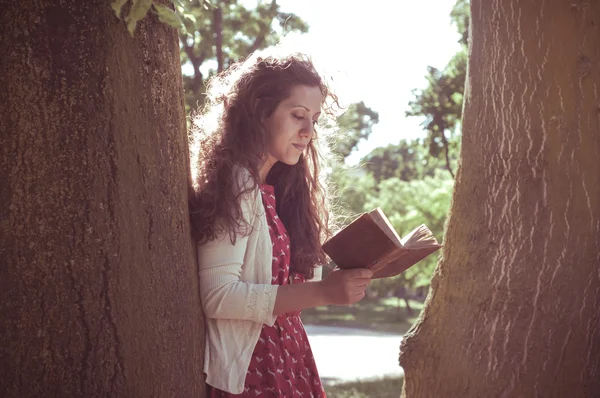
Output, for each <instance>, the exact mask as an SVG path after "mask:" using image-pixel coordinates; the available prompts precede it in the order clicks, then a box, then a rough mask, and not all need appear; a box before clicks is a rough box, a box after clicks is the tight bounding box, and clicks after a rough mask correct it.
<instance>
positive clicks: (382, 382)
mask: <svg viewBox="0 0 600 398" xmlns="http://www.w3.org/2000/svg"><path fill="white" fill-rule="evenodd" d="M403 381H404V379H403V378H402V377H384V378H381V379H373V380H362V381H356V382H350V383H343V384H336V385H333V386H325V393H326V394H327V398H371V397H373V398H398V397H399V396H400V393H401V392H402V383H403Z"/></svg>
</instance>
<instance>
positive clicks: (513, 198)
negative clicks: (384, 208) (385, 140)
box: [400, 0, 600, 398]
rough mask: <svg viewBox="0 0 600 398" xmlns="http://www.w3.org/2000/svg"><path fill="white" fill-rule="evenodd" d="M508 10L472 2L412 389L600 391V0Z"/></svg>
mask: <svg viewBox="0 0 600 398" xmlns="http://www.w3.org/2000/svg"><path fill="white" fill-rule="evenodd" d="M505 5H506V3H504V2H502V1H498V0H494V1H491V2H490V1H482V0H473V1H472V3H471V8H472V12H471V15H472V16H473V17H472V20H471V31H472V36H471V43H470V45H471V48H470V58H469V68H468V69H469V76H468V83H467V90H466V96H465V99H466V102H465V108H464V115H463V132H462V134H463V135H462V152H461V161H460V165H461V166H460V167H459V170H458V173H457V178H456V190H455V193H454V197H453V201H452V209H451V213H450V218H449V222H448V226H447V232H446V239H445V246H444V248H443V253H442V254H443V259H442V260H441V261H440V263H439V264H438V267H437V269H436V271H435V275H434V278H433V281H432V289H431V291H430V294H429V297H428V299H427V302H426V307H425V309H424V311H423V312H422V313H421V316H420V319H419V321H418V322H417V323H416V324H415V325H414V326H413V328H412V329H411V332H410V333H409V334H408V335H407V336H405V338H404V340H403V343H402V347H401V356H400V360H401V365H402V366H403V367H404V373H405V384H404V392H403V396H405V397H407V398H415V397H459V396H461V397H462V396H466V397H501V396H504V397H534V396H540V397H542V396H543V397H557V398H558V397H595V396H597V395H598V392H599V391H600V323H599V321H598V320H599V318H598V314H599V313H600V274H599V273H598V264H600V239H599V237H600V163H599V162H598V158H600V134H598V132H599V131H600V119H599V118H598V114H599V108H598V104H599V103H600V97H599V94H598V90H597V89H596V88H597V87H598V84H600V70H599V69H598V68H597V65H598V64H600V24H599V23H598V17H599V16H600V3H598V2H588V3H585V4H583V3H582V4H571V3H561V2H553V3H547V4H545V5H542V4H540V3H537V2H519V3H511V7H505ZM499 18H500V19H499ZM499 20H501V21H502V23H500V24H498V23H496V22H497V21H499ZM523 21H527V23H523ZM432 380H435V383H432V382H431V381H432Z"/></svg>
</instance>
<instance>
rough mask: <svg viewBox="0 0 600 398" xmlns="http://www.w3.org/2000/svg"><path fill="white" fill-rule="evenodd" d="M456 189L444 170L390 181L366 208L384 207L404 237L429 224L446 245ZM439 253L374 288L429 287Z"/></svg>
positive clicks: (380, 188) (380, 187)
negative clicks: (410, 178)
mask: <svg viewBox="0 0 600 398" xmlns="http://www.w3.org/2000/svg"><path fill="white" fill-rule="evenodd" d="M453 187H454V180H453V179H452V178H451V177H450V176H449V175H448V173H445V172H443V171H442V170H437V171H436V172H435V174H434V175H433V176H427V177H425V178H423V179H417V180H410V181H402V180H400V179H399V178H389V179H387V180H384V181H382V182H381V183H380V184H379V192H378V193H377V196H374V195H372V196H370V198H369V200H368V201H367V202H366V203H365V207H366V208H374V207H381V208H382V210H383V212H384V213H385V214H386V215H387V216H388V218H389V220H390V222H391V224H392V225H393V227H394V229H396V231H397V232H398V234H399V235H400V236H405V235H406V234H408V233H409V232H410V231H411V230H412V229H414V228H416V227H417V226H419V225H420V224H426V225H427V226H428V227H429V229H431V231H432V233H433V234H434V235H435V237H436V238H437V239H438V241H439V242H442V241H443V238H444V226H445V222H446V216H447V213H448V211H449V209H450V202H451V200H452V191H453ZM438 253H439V252H437V253H435V254H432V255H430V256H429V257H427V258H426V259H424V260H422V261H420V262H419V263H417V264H416V265H415V266H414V267H411V268H409V269H408V270H407V271H405V272H403V273H402V274H400V275H398V276H397V277H394V278H387V279H382V280H380V281H377V283H376V284H373V288H374V289H378V291H379V293H380V294H383V293H385V292H387V291H388V290H389V289H391V288H394V289H395V288H397V287H400V286H404V287H406V288H412V289H415V288H417V287H419V286H424V285H428V284H429V280H430V278H431V275H432V273H433V270H434V268H435V265H436V263H437V258H438Z"/></svg>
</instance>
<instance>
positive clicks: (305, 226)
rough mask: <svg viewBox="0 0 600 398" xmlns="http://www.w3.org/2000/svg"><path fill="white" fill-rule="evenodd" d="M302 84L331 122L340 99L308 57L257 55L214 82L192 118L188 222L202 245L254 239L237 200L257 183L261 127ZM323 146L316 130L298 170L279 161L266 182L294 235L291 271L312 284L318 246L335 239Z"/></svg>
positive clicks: (263, 138) (264, 136) (321, 256)
mask: <svg viewBox="0 0 600 398" xmlns="http://www.w3.org/2000/svg"><path fill="white" fill-rule="evenodd" d="M297 85H305V86H311V87H319V89H320V91H321V93H322V96H323V103H322V109H323V111H324V116H325V117H327V116H331V118H330V120H334V117H335V116H334V111H333V106H334V105H337V106H338V107H339V104H338V101H337V97H336V96H335V95H334V94H333V93H331V92H330V90H329V89H328V87H327V85H326V84H325V82H324V80H323V79H322V78H321V77H320V75H319V74H318V72H317V71H316V69H315V67H314V65H313V63H312V61H311V59H310V58H309V57H308V56H306V55H304V54H298V53H294V54H285V55H279V54H277V52H274V51H272V52H271V53H268V52H266V51H263V52H261V53H255V54H253V55H252V56H250V57H249V58H248V59H247V60H245V61H244V62H240V63H237V64H234V65H232V66H230V67H229V68H228V69H227V70H226V71H225V72H223V73H221V74H219V75H216V76H214V77H213V78H212V79H211V81H210V83H209V85H208V87H207V102H206V105H205V106H204V108H203V109H202V111H200V112H198V113H197V114H195V115H194V117H193V123H192V128H191V130H190V138H191V143H190V148H191V149H192V150H191V155H192V156H191V157H192V159H191V169H192V180H193V185H194V194H193V196H192V197H191V198H190V216H191V223H192V231H193V233H194V237H195V239H196V240H197V241H199V242H204V241H207V240H212V239H215V238H217V237H218V236H219V235H222V234H225V233H229V235H230V239H231V241H232V242H235V237H236V235H247V234H249V232H250V230H251V229H250V225H249V224H248V220H244V219H243V215H242V209H241V200H240V196H241V195H243V194H246V193H248V192H250V191H252V190H254V189H256V186H257V185H258V184H260V180H259V169H260V166H261V165H262V162H263V161H264V157H265V154H266V146H267V142H268V140H269V136H268V133H267V131H266V130H265V128H264V127H263V124H262V122H261V121H262V120H263V119H264V118H267V117H269V116H270V115H271V114H272V113H273V112H274V111H275V109H276V108H277V106H278V105H279V103H280V102H281V101H283V100H284V99H286V98H288V97H289V96H290V93H291V90H292V88H293V87H295V86H297ZM326 141H327V140H325V139H324V137H321V136H320V134H319V135H318V134H317V132H316V131H315V132H314V135H313V139H312V141H311V142H310V143H309V145H308V146H307V148H306V152H305V153H304V154H303V155H301V157H300V160H299V161H298V163H297V164H295V165H293V166H289V165H286V164H284V163H282V162H278V163H276V164H275V165H274V166H273V167H272V168H271V170H270V172H269V174H268V175H267V179H266V183H267V184H269V185H272V186H274V188H275V195H276V197H277V209H276V210H277V214H278V215H279V217H280V219H281V221H282V222H283V224H284V225H285V227H286V229H287V231H288V234H289V236H290V243H291V244H290V249H291V264H290V268H291V271H292V272H293V273H295V274H301V275H304V276H305V277H307V278H312V276H313V272H314V267H315V266H317V265H319V264H325V263H326V255H325V253H324V252H323V249H322V248H321V244H322V242H323V241H324V240H325V239H327V238H328V237H330V236H331V226H330V219H331V218H330V209H329V206H328V193H327V188H326V184H324V183H323V182H322V181H321V180H320V178H319V174H320V172H321V171H320V165H321V162H322V161H323V160H325V157H324V153H327V152H326V151H323V149H324V148H326V146H327V142H326ZM235 167H243V168H246V169H247V170H249V172H250V175H251V176H252V177H253V178H252V180H253V181H252V182H251V186H249V187H248V186H247V187H246V189H245V190H242V191H240V189H239V188H238V185H237V183H236V176H235V172H234V169H235Z"/></svg>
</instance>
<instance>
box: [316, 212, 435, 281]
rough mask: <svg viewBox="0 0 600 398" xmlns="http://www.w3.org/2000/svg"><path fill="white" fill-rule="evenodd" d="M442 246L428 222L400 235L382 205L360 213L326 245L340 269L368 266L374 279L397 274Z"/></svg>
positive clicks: (324, 247)
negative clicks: (406, 233)
mask: <svg viewBox="0 0 600 398" xmlns="http://www.w3.org/2000/svg"><path fill="white" fill-rule="evenodd" d="M441 247H442V246H441V245H440V244H439V243H438V242H437V240H436V239H435V237H434V236H433V234H432V233H431V231H430V230H429V228H427V226H425V225H420V226H419V227H417V228H415V229H414V230H413V231H411V232H410V233H409V234H408V235H406V236H405V237H404V238H400V237H399V236H398V234H397V233H396V231H395V230H394V228H393V227H392V225H391V223H390V222H389V220H388V219H387V217H386V216H385V214H384V213H383V211H382V210H381V209H380V208H376V209H374V210H372V211H370V212H368V213H363V214H361V215H360V216H359V217H357V218H356V219H355V220H354V221H352V222H351V223H350V224H348V225H347V226H346V227H345V228H343V229H341V230H340V231H339V232H337V233H336V234H335V235H334V236H332V237H331V238H330V239H329V240H328V241H326V242H325V243H324V244H323V250H324V251H325V253H327V255H328V256H329V257H330V258H331V260H332V261H333V262H334V263H335V265H337V266H338V267H339V268H342V269H350V268H369V269H371V270H372V271H373V278H386V277H390V276H394V275H398V274H400V273H401V272H404V271H406V270H407V269H408V268H410V267H411V266H413V265H414V264H416V263H418V262H419V261H421V260H422V259H424V258H425V257H427V256H428V255H430V254H431V253H433V252H435V251H437V250H439V249H440V248H441Z"/></svg>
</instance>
